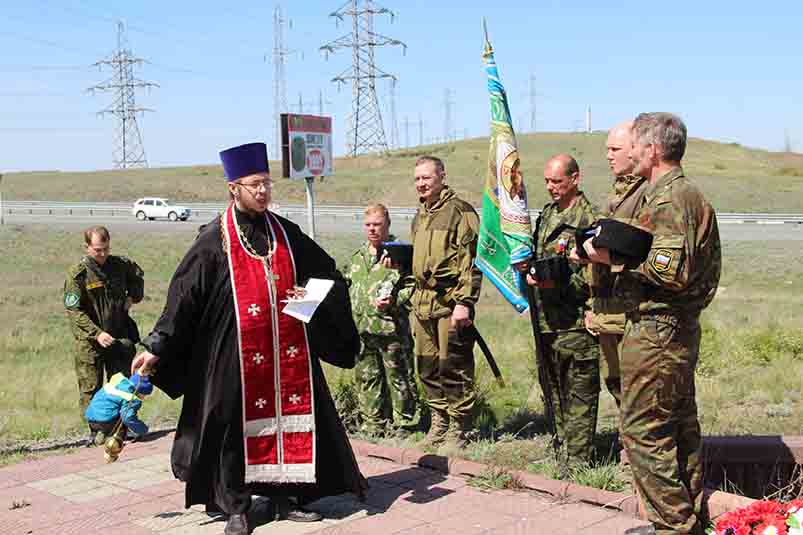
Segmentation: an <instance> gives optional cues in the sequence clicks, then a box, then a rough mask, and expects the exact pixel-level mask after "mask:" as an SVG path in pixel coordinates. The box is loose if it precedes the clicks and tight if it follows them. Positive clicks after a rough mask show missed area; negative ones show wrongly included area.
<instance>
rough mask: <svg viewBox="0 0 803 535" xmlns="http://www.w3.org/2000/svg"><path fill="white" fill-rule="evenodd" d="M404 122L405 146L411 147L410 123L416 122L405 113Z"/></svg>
mask: <svg viewBox="0 0 803 535" xmlns="http://www.w3.org/2000/svg"><path fill="white" fill-rule="evenodd" d="M402 124H403V125H404V146H405V147H409V146H410V125H411V124H415V123H411V122H410V120H409V119H408V118H407V116H406V115H405V116H404V122H403V123H402Z"/></svg>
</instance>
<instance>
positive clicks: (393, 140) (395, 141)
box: [390, 80, 400, 149]
mask: <svg viewBox="0 0 803 535" xmlns="http://www.w3.org/2000/svg"><path fill="white" fill-rule="evenodd" d="M399 145H400V142H399V121H398V120H397V119H396V80H391V81H390V146H391V148H394V149H398V148H399Z"/></svg>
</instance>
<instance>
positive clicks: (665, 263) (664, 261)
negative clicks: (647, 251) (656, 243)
mask: <svg viewBox="0 0 803 535" xmlns="http://www.w3.org/2000/svg"><path fill="white" fill-rule="evenodd" d="M674 257H675V252H674V251H671V250H669V249H658V250H657V251H655V254H654V255H653V257H652V262H651V263H652V267H653V268H654V269H655V271H657V272H658V273H663V272H665V271H669V266H671V265H672V259H673V258H674Z"/></svg>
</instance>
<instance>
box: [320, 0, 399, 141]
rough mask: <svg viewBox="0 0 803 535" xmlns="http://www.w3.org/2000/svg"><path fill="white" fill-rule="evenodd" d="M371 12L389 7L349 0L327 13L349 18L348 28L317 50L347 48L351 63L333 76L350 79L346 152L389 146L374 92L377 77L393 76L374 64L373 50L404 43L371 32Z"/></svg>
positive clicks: (365, 0)
mask: <svg viewBox="0 0 803 535" xmlns="http://www.w3.org/2000/svg"><path fill="white" fill-rule="evenodd" d="M374 15H390V16H391V20H392V19H393V17H394V14H393V12H392V11H390V10H389V9H387V8H385V7H381V6H379V5H378V4H376V3H375V2H373V1H372V0H349V1H348V2H346V3H345V4H343V5H342V6H340V8H339V9H338V10H337V11H335V12H333V13H331V14H330V15H329V16H330V17H334V18H335V19H337V20H338V21H344V20H345V19H346V18H347V17H348V18H350V19H351V32H350V33H348V34H346V35H344V36H342V37H340V38H338V39H336V40H334V41H331V42H329V43H327V44H325V45H323V46H322V47H321V48H320V50H321V51H323V52H325V53H326V54H327V57H328V55H329V53H334V52H335V51H337V50H339V49H344V48H345V49H350V50H351V51H352V54H351V67H350V68H348V69H346V70H345V71H343V72H342V73H341V74H340V75H338V76H336V77H334V78H332V81H333V82H336V83H338V84H345V83H349V82H350V83H351V93H352V101H351V116H350V117H349V123H348V129H347V131H346V154H348V155H350V156H357V154H360V153H363V152H384V151H387V150H388V143H387V139H386V138H385V128H384V126H383V125H382V113H381V111H380V108H379V99H378V98H377V95H376V81H377V80H378V79H382V78H390V79H391V80H392V81H395V80H396V77H395V76H394V75H392V74H388V73H386V72H385V71H383V70H382V69H380V68H379V67H377V65H376V62H375V59H374V51H375V49H376V48H377V47H383V46H401V47H403V49H404V50H405V51H406V49H407V45H405V44H404V43H403V42H401V41H399V40H398V39H392V38H390V37H386V36H384V35H380V34H378V33H376V32H374Z"/></svg>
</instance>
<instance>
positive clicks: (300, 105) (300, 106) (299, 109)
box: [293, 91, 323, 114]
mask: <svg viewBox="0 0 803 535" xmlns="http://www.w3.org/2000/svg"><path fill="white" fill-rule="evenodd" d="M314 104H315V103H314V102H310V101H309V100H304V95H303V94H302V93H301V91H299V92H298V102H296V103H295V104H293V106H295V108H296V113H298V114H302V113H304V108H305V107H306V108H307V109H309V108H311V107H312V106H313V105H314ZM318 106H320V107H323V101H321V100H319V101H318Z"/></svg>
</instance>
